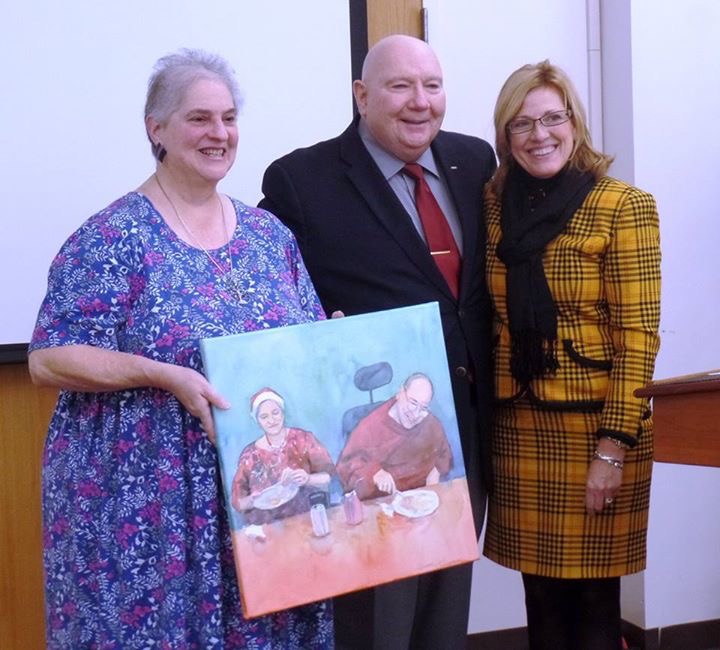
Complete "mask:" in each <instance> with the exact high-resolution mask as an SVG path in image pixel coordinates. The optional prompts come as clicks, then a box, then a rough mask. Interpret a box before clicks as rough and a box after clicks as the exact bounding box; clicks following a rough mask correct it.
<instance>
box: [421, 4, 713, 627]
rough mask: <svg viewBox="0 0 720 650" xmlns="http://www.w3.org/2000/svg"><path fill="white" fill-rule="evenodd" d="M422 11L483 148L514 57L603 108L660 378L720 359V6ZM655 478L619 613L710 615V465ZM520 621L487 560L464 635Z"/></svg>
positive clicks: (668, 619) (514, 592)
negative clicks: (644, 233) (649, 237)
mask: <svg viewBox="0 0 720 650" xmlns="http://www.w3.org/2000/svg"><path fill="white" fill-rule="evenodd" d="M424 5H425V6H426V7H427V8H428V10H429V16H428V19H429V21H428V27H429V29H428V32H429V40H430V43H431V44H432V45H433V47H434V48H435V49H436V51H437V52H438V54H439V56H440V59H441V62H442V64H443V68H444V72H445V78H446V89H447V94H448V114H447V117H446V120H445V127H446V128H448V129H451V130H458V131H463V132H466V133H471V134H474V135H479V136H481V137H484V138H485V139H487V140H489V141H490V142H493V141H494V134H493V128H492V111H493V107H494V102H495V98H496V96H497V92H498V91H499V89H500V86H501V85H502V83H503V81H504V80H505V78H506V77H507V76H508V74H509V73H510V72H511V71H512V70H514V69H515V68H517V67H518V66H520V65H522V64H523V63H528V62H536V61H539V60H541V59H544V58H550V60H551V61H552V62H554V63H557V64H559V65H560V66H561V67H563V68H565V70H566V71H567V72H568V73H569V75H570V76H571V78H572V79H573V80H574V81H575V84H576V86H577V87H578V91H579V92H580V94H581V96H582V98H583V100H584V101H585V103H586V106H588V108H589V109H590V108H592V107H600V108H601V112H602V115H598V114H597V113H598V110H597V108H596V110H595V111H594V114H593V115H591V124H593V125H594V128H593V137H594V141H595V144H596V145H599V146H603V148H604V149H605V151H607V152H608V153H612V154H615V155H616V156H617V159H616V162H615V163H614V165H613V168H612V170H611V173H613V174H614V175H616V176H618V177H620V178H624V179H626V180H628V181H630V182H633V183H635V184H636V185H638V186H640V187H642V188H644V189H646V190H648V191H649V192H651V193H653V194H654V195H655V197H656V199H657V201H658V206H659V212H660V217H661V236H662V249H663V296H662V325H661V329H662V332H661V333H662V348H661V351H660V356H659V358H658V362H657V367H656V373H655V376H656V377H658V378H660V377H668V376H674V375H679V374H685V373H690V372H695V371H702V370H708V369H712V368H718V367H720V337H717V336H715V330H716V329H717V326H716V325H715V324H716V323H717V322H718V321H719V318H718V317H719V316H720V314H719V312H720V308H719V307H718V300H717V296H718V295H720V273H719V272H718V271H717V269H716V268H714V267H715V266H716V264H717V262H716V260H717V258H718V255H719V254H720V253H719V251H720V225H719V223H718V222H719V221H720V219H719V217H720V214H719V213H720V208H718V205H719V203H718V201H717V199H716V197H715V194H716V188H717V187H718V186H720V165H719V164H718V161H719V160H720V129H719V128H718V127H717V125H716V122H717V119H718V116H720V66H719V65H718V56H717V44H718V42H720V2H718V1H717V0H685V2H683V3H678V2H677V1H676V0H632V1H630V0H587V1H586V2H581V1H580V0H546V1H545V2H542V3H528V2H526V1H524V0H493V1H492V2H482V3H478V2H476V1H475V0H426V1H425V2H424ZM598 9H599V11H598ZM598 19H599V20H600V27H601V29H600V32H601V34H600V39H599V40H600V42H599V43H598V42H597V38H596V34H597V30H595V29H594V24H596V23H597V20H598ZM588 23H589V27H588ZM598 48H599V49H600V52H598V51H597V49H598ZM600 73H602V79H597V76H598V74H600ZM596 82H598V83H600V82H601V85H602V102H598V101H597V94H596V90H597V86H596ZM600 119H601V120H602V121H599V120H600ZM600 127H602V128H600ZM654 471H655V473H654V481H653V491H652V501H651V511H650V526H649V543H648V570H647V571H645V572H643V573H640V574H635V575H633V576H628V577H626V578H624V579H623V616H624V617H625V618H626V619H627V620H629V621H631V622H633V623H635V624H636V625H638V626H640V627H645V628H654V627H665V626H669V625H675V624H679V623H687V622H692V621H700V620H708V619H716V618H720V553H718V549H720V516H719V515H720V507H719V506H718V505H717V503H718V499H720V470H718V469H713V468H700V467H686V466H678V465H668V464H662V463H658V464H656V465H655V470H654ZM523 625H525V613H524V604H523V593H522V584H521V581H520V577H519V575H518V574H517V573H515V572H513V571H508V570H506V569H504V568H502V567H499V566H497V565H495V564H493V563H492V562H490V561H489V560H487V559H481V560H480V561H479V562H477V563H476V565H475V571H474V581H473V597H472V603H471V616H470V626H469V631H470V632H471V633H473V632H483V631H489V630H497V629H505V628H512V627H518V626H523Z"/></svg>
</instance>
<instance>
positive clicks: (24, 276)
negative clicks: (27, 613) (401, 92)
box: [0, 0, 352, 344]
mask: <svg viewBox="0 0 720 650" xmlns="http://www.w3.org/2000/svg"><path fill="white" fill-rule="evenodd" d="M179 47H201V48H205V49H208V50H211V51H214V52H218V53H219V54H221V55H223V56H224V57H225V58H227V59H228V61H229V62H230V63H231V65H232V66H233V67H234V68H235V70H236V71H237V75H238V79H239V82H240V86H241V89H242V90H243V91H244V94H245V107H244V109H243V111H242V113H241V114H240V117H239V128H240V145H239V149H238V156H237V160H236V162H235V166H234V168H233V170H232V171H231V172H230V174H229V175H228V177H227V178H226V179H225V180H224V181H223V184H222V189H223V191H225V192H227V193H228V194H231V195H233V196H236V197H237V198H240V199H242V200H244V201H246V202H248V203H253V204H254V203H256V202H257V201H258V200H259V198H260V181H261V176H262V173H263V171H264V169H265V167H266V166H267V165H268V163H270V162H271V161H272V160H274V159H275V158H276V157H278V156H280V155H281V154H284V153H286V152H287V151H289V150H290V149H292V148H295V147H297V146H300V145H305V144H308V143H311V142H314V141H315V140H319V139H322V138H326V137H328V136H329V135H331V134H334V133H336V132H338V131H340V130H342V129H343V128H344V127H345V126H346V125H347V124H348V123H349V122H350V120H351V118H352V102H351V94H350V76H351V66H350V20H349V7H348V3H347V2H338V1H337V0H315V1H314V2H312V3H300V2H295V0H273V1H272V2H239V1H237V0H206V1H204V2H190V1H189V0H122V1H121V2H114V3H108V2H96V1H95V0H73V1H72V2H55V1H54V0H25V1H24V2H5V3H3V8H2V18H0V60H2V61H4V62H5V66H4V68H3V79H2V90H1V91H0V92H1V94H2V101H0V151H2V155H1V156H0V226H1V227H2V236H0V314H2V316H0V344H5V343H22V342H27V341H28V340H29V338H30V334H31V330H32V327H33V324H34V321H35V316H36V314H37V308H38V307H39V304H40V300H41V299H42V296H43V294H44V291H45V282H46V276H47V269H48V267H49V265H50V261H51V259H52V257H53V256H54V255H55V253H56V252H57V249H58V247H59V246H60V244H61V243H62V241H63V240H64V239H65V238H66V237H67V235H69V234H70V232H72V230H74V229H75V228H76V227H77V226H79V225H80V223H81V222H82V221H84V220H85V219H86V218H87V217H89V216H90V215H91V214H93V213H94V212H96V211H98V210H100V209H101V208H103V207H105V206H106V205H107V204H108V203H110V202H111V201H112V200H114V199H115V198H117V197H118V196H120V195H121V194H124V193H125V192H127V191H129V190H131V189H134V188H136V187H137V186H138V185H139V184H140V183H141V182H142V181H143V180H144V179H145V178H146V177H147V176H148V175H149V174H150V173H151V171H152V170H153V168H154V163H153V160H152V157H151V156H150V150H149V146H148V143H147V139H146V137H145V129H144V125H143V105H144V102H145V90H146V85H147V79H148V76H149V75H150V72H151V70H152V65H153V64H154V62H155V61H156V60H157V59H158V58H159V57H160V56H162V55H164V54H166V53H168V52H170V51H173V50H175V49H177V48H179Z"/></svg>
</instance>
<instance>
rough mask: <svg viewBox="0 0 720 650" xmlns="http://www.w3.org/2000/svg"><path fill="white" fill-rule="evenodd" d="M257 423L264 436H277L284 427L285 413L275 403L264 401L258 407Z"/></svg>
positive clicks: (268, 400)
mask: <svg viewBox="0 0 720 650" xmlns="http://www.w3.org/2000/svg"><path fill="white" fill-rule="evenodd" d="M257 421H258V424H259V425H260V428H261V429H262V430H263V432H264V433H265V435H267V436H277V435H280V434H281V433H282V430H283V427H284V426H285V412H284V411H283V410H282V408H280V405H279V404H278V403H277V402H275V401H273V400H271V399H266V400H265V401H264V402H263V403H262V404H260V406H259V407H258V410H257Z"/></svg>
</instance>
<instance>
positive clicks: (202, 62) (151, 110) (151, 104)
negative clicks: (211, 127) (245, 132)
mask: <svg viewBox="0 0 720 650" xmlns="http://www.w3.org/2000/svg"><path fill="white" fill-rule="evenodd" d="M199 79H216V80H218V81H221V82H222V83H223V84H225V86H226V87H227V89H228V90H229V91H230V94H231V95H232V98H233V103H234V105H235V108H236V109H237V110H240V107H241V106H242V103H243V98H242V94H241V93H240V88H239V86H238V83H237V79H236V78H235V72H234V70H233V69H232V67H230V64H229V63H228V62H227V61H226V60H225V59H223V58H222V57H221V56H219V55H217V54H212V53H210V52H206V51H205V50H196V49H188V48H183V49H181V50H177V51H176V52H172V53H171V54H167V55H165V56H163V57H161V58H160V59H158V60H157V62H156V63H155V65H154V66H153V72H152V74H151V75H150V79H149V80H148V90H147V97H146V99H145V119H147V118H148V117H153V118H154V119H155V120H157V121H158V122H160V123H165V122H166V121H167V120H168V119H169V117H170V116H171V115H172V114H173V113H174V112H175V111H176V110H177V109H178V107H179V106H180V104H181V103H182V101H183V99H184V97H185V93H186V92H187V90H188V88H190V86H191V85H192V84H193V83H195V82H196V81H198V80H199ZM151 144H152V142H151Z"/></svg>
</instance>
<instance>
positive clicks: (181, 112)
mask: <svg viewBox="0 0 720 650" xmlns="http://www.w3.org/2000/svg"><path fill="white" fill-rule="evenodd" d="M236 113H237V111H236V109H235V104H234V102H233V97H232V95H231V93H230V91H229V90H228V88H227V86H226V85H225V84H224V83H223V82H222V81H220V80H217V79H198V80H197V81H195V82H194V83H192V84H191V85H190V86H189V88H188V90H187V92H186V93H185V96H184V97H183V100H182V102H181V103H180V106H179V107H178V109H177V110H176V111H175V112H174V113H172V114H171V115H170V117H169V118H168V120H167V122H166V123H163V124H161V123H159V122H157V121H156V120H155V119H154V118H152V117H148V118H147V122H148V132H149V134H150V137H151V138H152V140H153V142H161V143H162V145H163V146H164V147H165V149H167V156H166V157H165V159H164V161H163V163H162V164H163V165H164V166H166V167H167V169H168V171H170V172H172V173H173V174H174V175H176V176H178V177H180V178H181V179H183V180H185V181H186V182H188V183H190V184H196V183H197V182H198V180H203V181H206V182H210V183H217V182H218V181H219V180H221V179H222V178H223V177H224V176H225V175H226V174H227V173H228V171H229V170H230V167H232V164H233V162H234V161H235V153H236V151H237V144H238V132H237V123H236Z"/></svg>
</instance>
